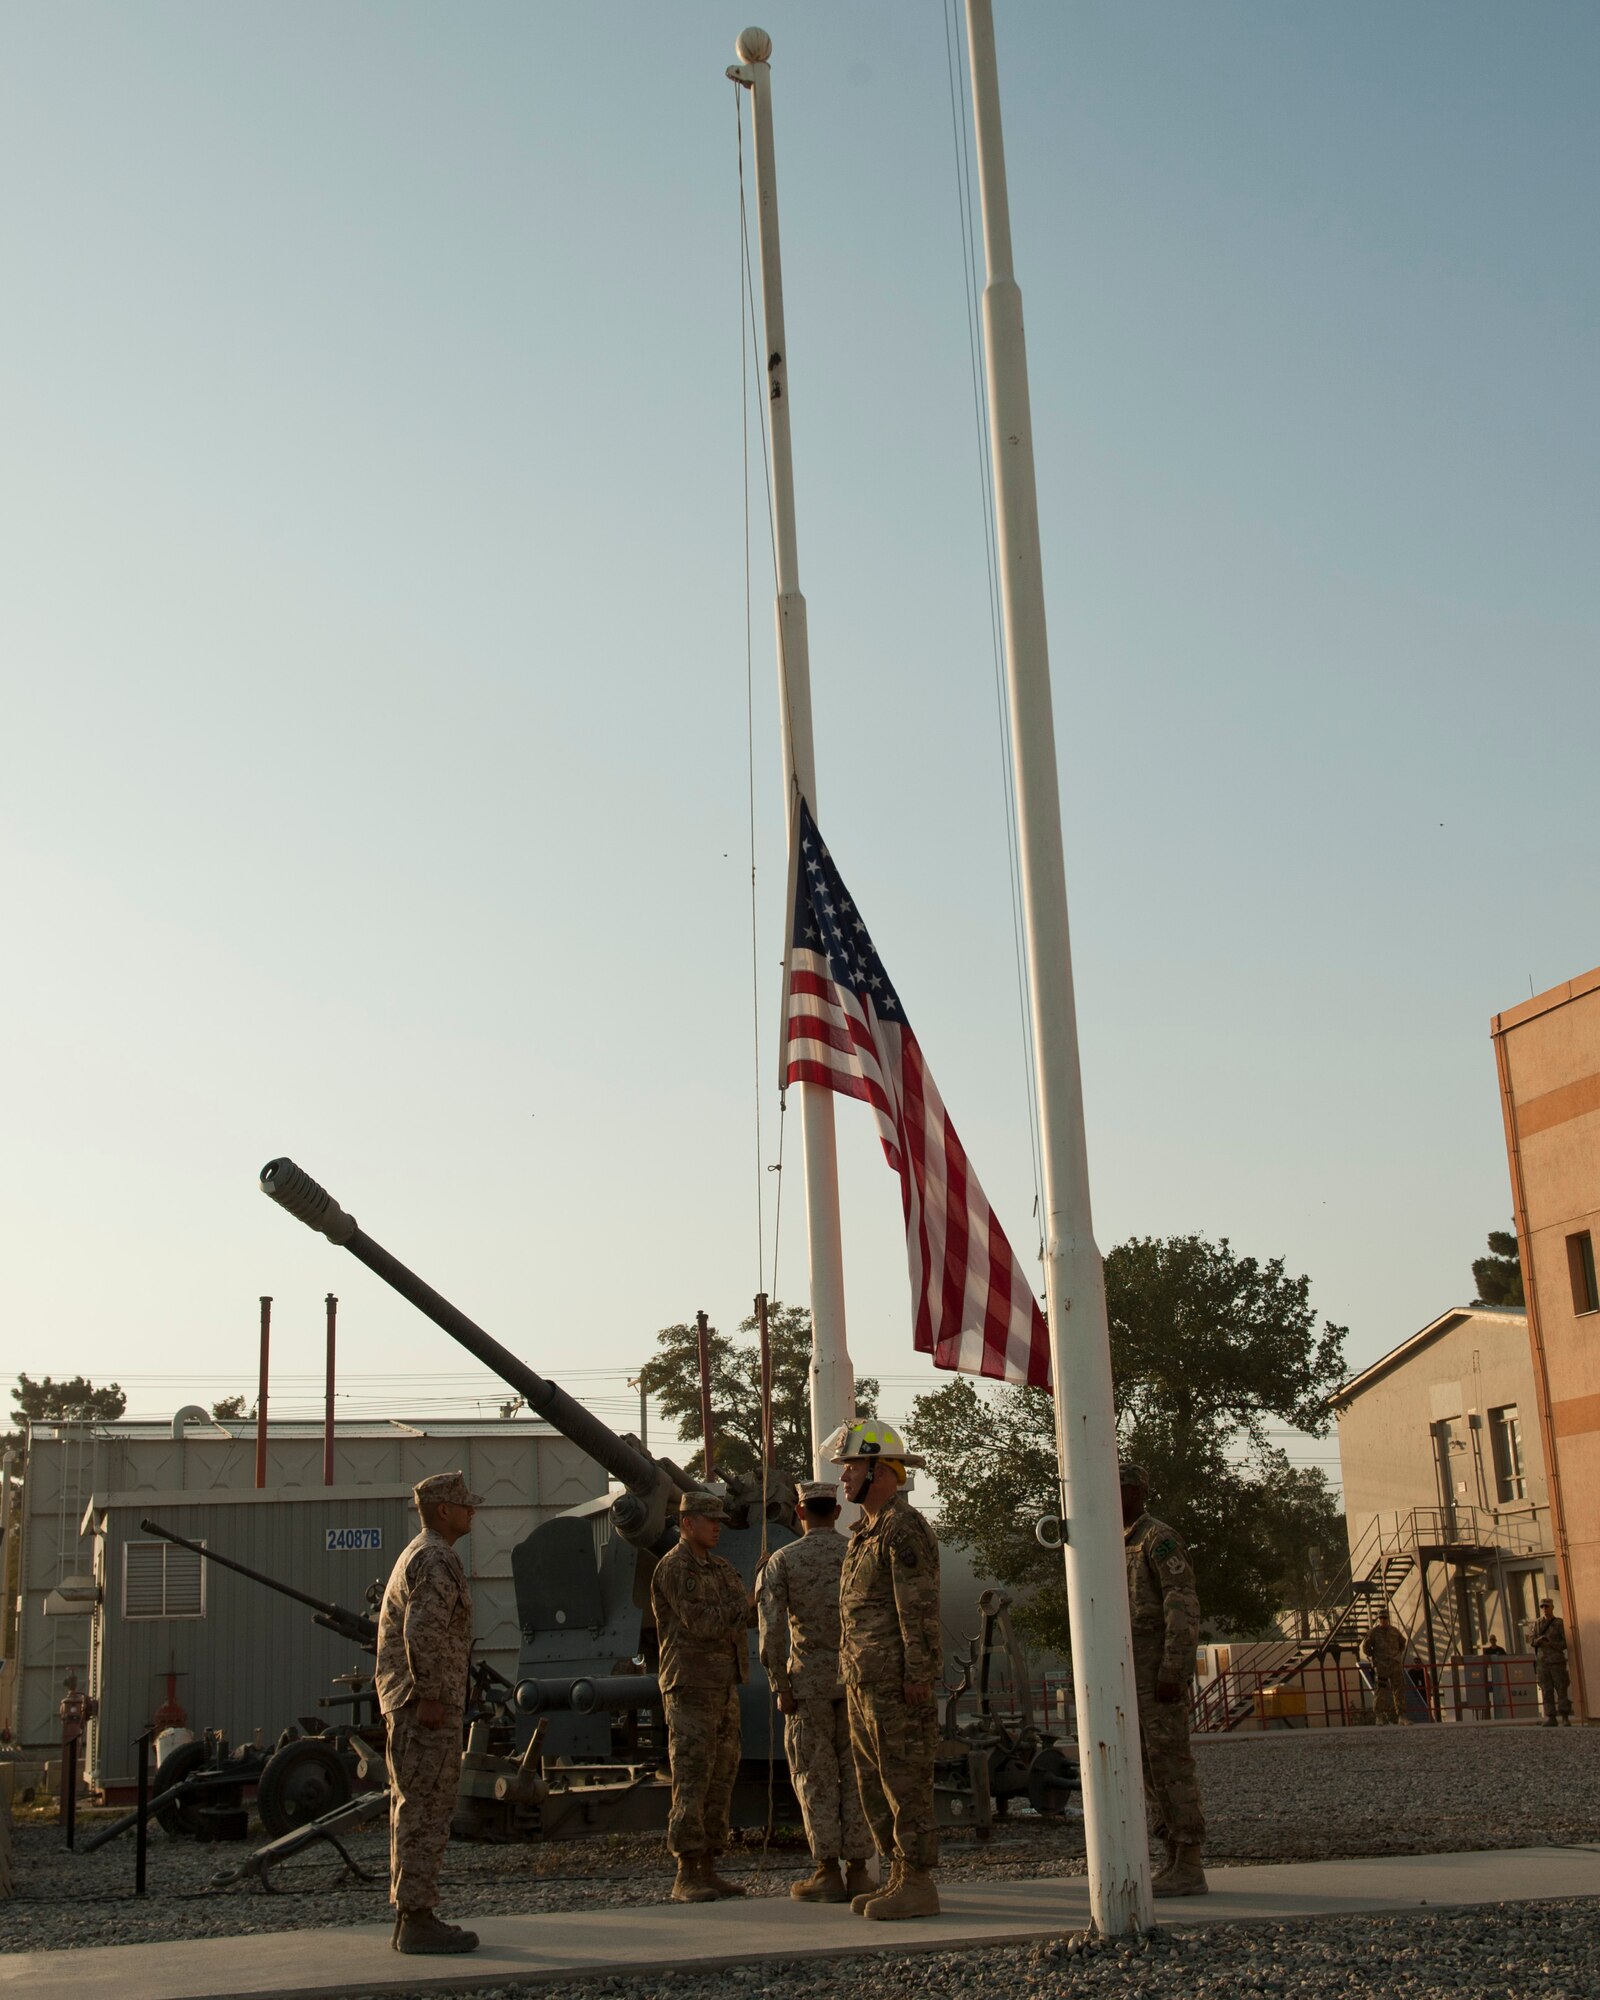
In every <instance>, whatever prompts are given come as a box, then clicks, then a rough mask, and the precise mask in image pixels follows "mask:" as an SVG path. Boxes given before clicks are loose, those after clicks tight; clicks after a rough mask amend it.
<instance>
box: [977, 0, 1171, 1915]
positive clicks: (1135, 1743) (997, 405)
mask: <svg viewBox="0 0 1600 2000" xmlns="http://www.w3.org/2000/svg"><path fill="white" fill-rule="evenodd" d="M967 39H968V45H969V49H970V52H971V64H972V106H973V122H974V126H975V129H976V133H977V143H978V172H979V185H980V188H981V191H982V197H983V243H984V255H985V259H986V263H987V269H988V283H987V285H986V286H985V288H984V294H983V336H984V370H985V374H986V377H987V382H988V392H989V449H990V456H991V461H992V469H993V477H994V497H995V513H996V518H997V524H998V528H999V540H1000V587H1001V595H1002V608H1003V612H1004V619H1005V640H1006V672H1007V679H1008V684H1009V687H1010V693H1011V756H1012V764H1013V767H1014V770H1015V773H1016V788H1017V830H1018V837H1019V843H1020V847H1021V855H1022V895H1023V906H1024V916H1025V921H1026V926H1027V939H1028V972H1029V981H1030V988H1031V993H1032V999H1033V1025H1034V1041H1035V1084H1036V1088H1037V1091H1038V1096H1039V1122H1040V1127H1041V1140H1042V1146H1043V1153H1044V1204H1045V1295H1046V1301H1047V1306H1048V1311H1049V1319H1050V1353H1051V1368H1052V1373H1053V1375H1054V1379H1055V1395H1056V1444H1057V1449H1058V1450H1059V1452H1060V1455H1061V1479H1062V1489H1063V1515H1062V1522H1063V1530H1062V1531H1063V1537H1064V1539H1065V1542H1066V1567H1067V1599H1068V1605H1069V1610H1070V1613H1071V1619H1072V1678H1073V1686H1074V1689H1075V1692H1076V1697H1077V1711H1078V1752H1079V1760H1080V1763H1079V1768H1080V1771H1081V1774H1082V1781H1083V1808H1084V1837H1085V1840H1086V1842H1087V1845H1088V1850H1089V1902H1090V1909H1091V1912H1092V1915H1093V1921H1094V1926H1095V1928H1096V1930H1098V1931H1100V1932H1102V1933H1104V1934H1106V1935H1108V1936H1117V1935H1120V1934H1123V1933H1125V1932H1129V1931H1135V1930H1142V1929H1145V1928H1146V1927H1147V1926H1148V1925H1149V1924H1150V1922H1151V1921H1152V1905H1151V1900H1150V1857H1149V1847H1148V1843H1147V1838H1146V1832H1145V1816H1144V1787H1143V1782H1142V1779H1141V1776H1140V1769H1139V1737H1138V1724H1137V1718H1138V1703H1137V1700H1136V1697H1135V1692H1134V1678H1133V1644H1132V1639H1131V1637H1130V1633H1129V1625H1128V1595H1127V1581H1126V1567H1125V1558H1124V1553H1123V1538H1122V1518H1121V1510H1120V1505H1119V1501H1118V1481H1117V1440H1116V1418H1115V1413H1114V1406H1113V1402H1112V1394H1111V1342H1110V1336H1109V1333H1108V1330H1107V1326H1106V1295H1105V1277H1104V1273H1103V1271H1102V1269H1101V1263H1100V1253H1099V1251H1098V1250H1097V1249H1096V1248H1095V1242H1094V1231H1093V1224H1092V1221H1091V1218H1090V1212H1089V1161H1088V1149H1087V1146H1086V1144H1085V1141H1084V1130H1083V1083H1082V1078H1081V1076H1080V1074H1079V1069H1078V1023H1077V1011H1076V1008H1075V1005H1074V1002H1073V994H1072V947H1071V942H1070V938H1069V935H1068V929H1067V875H1066V865H1065V862H1064V860H1063V856H1062V846H1061V796H1060V790H1059V784H1058V779H1057V775H1056V739H1055V720H1054V716H1053V714H1052V711H1051V700H1050V653H1049V646H1048V643H1047V639H1046V633H1045V612H1044V571H1043V565H1042V563H1041V560H1040V553H1039V506H1038V495H1037V493H1036V490H1035V486H1034V473H1033V419H1032V415H1031V412H1030V409H1029V404H1028V356H1027V348H1026V345H1025V342H1024V339H1023V327H1022V293H1021V291H1020V290H1019V288H1018V286H1017V282H1016V279H1015V278H1014V277H1013V275H1012V269H1011V211H1010V205H1009V202H1008V199H1007V195H1006V168H1005V149H1004V142H1003V139H1002V135H1001V129H1000V86H999V79H998V75H997V72H996V66H995V47H994V13H993V8H992V5H991V0H967Z"/></svg>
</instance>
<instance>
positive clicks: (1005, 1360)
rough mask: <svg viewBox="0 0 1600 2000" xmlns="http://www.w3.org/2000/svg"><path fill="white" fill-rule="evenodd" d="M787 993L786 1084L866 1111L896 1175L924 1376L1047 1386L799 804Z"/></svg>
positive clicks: (1029, 1333) (959, 1164)
mask: <svg viewBox="0 0 1600 2000" xmlns="http://www.w3.org/2000/svg"><path fill="white" fill-rule="evenodd" d="M797 806H798V811H797V815H796V824H795V838H796V840H797V841H798V843H799V846H798V849H797V853H796V856H795V867H794V877H795V898H794V911H793V920H792V924H791V928H790V934H789V976H788V993H787V1014H788V1020H787V1035H788V1062H787V1067H786V1069H785V1075H786V1077H787V1079H788V1081H789V1082H790V1083H814V1084H820V1085H822V1086H823V1087H824V1088H825V1089H827V1090H837V1091H838V1092H840V1093H841V1095H843V1096H845V1097H859V1098H863V1099H864V1100H865V1101H866V1102H867V1103H868V1104H870V1105H871V1106H872V1109H873V1111H874V1113H875V1114H876V1116H877V1120H878V1131H879V1133H880V1135H881V1136H882V1139H883V1150H884V1152H885V1154H886V1155H887V1156H888V1160H889V1164H890V1166H891V1167H893V1168H894V1170H895V1172H896V1173H897V1174H898V1175H899V1176H900V1194H901V1204H902V1206H903V1207H904V1209H905V1218H906V1253H907V1256H908V1258H909V1261H910V1265H911V1298H912V1304H913V1307H914V1310H915V1322H916V1323H915V1334H914V1340H915V1345H916V1346H917V1347H918V1348H919V1349H920V1350H921V1351H922V1352H923V1353H924V1354H931V1355H932V1357H933V1363H934V1366H935V1367H936V1368H955V1369H959V1370H960V1371H961V1372H962V1373H963V1374H966V1375H987V1376H990V1377H992V1378H994V1379H995V1380H998V1381H1002V1382H1025V1383H1027V1384H1028V1385H1029V1386H1030V1387H1032V1388H1037V1389H1047V1388H1049V1386H1050V1336H1049V1333H1048V1330H1047V1329H1046V1326H1045V1319H1044V1314H1043V1313H1042V1312H1041V1311H1040V1310H1039V1301H1038V1300H1037V1298H1036V1297H1035V1296H1034V1293H1033V1288H1032V1286H1030V1285H1029V1283H1028V1281H1027V1279H1026V1277H1025V1276H1024V1275H1023V1272H1022V1270H1021V1268H1020V1266H1019V1265H1018V1263H1017V1259H1016V1256H1015V1254H1014V1252H1013V1251H1012V1248H1011V1245H1010V1244H1009V1243H1008V1242H1007V1240H1006V1234H1005V1231H1004V1230H1003V1229H1002V1228H1001V1227H1000V1224H999V1222H998V1220H997V1219H996V1217H995V1215H994V1212H993V1210H992V1209H991V1208H990V1207H989V1204H988V1201H987V1200H986V1199H985V1197H984V1192H983V1189H982V1188H981V1187H979V1185H978V1177H977V1175H976V1174H975V1173H974V1172H973V1171H972V1165H971V1162H970V1161H969V1160H968V1159H967V1155H966V1150H965V1148H964V1147H963V1146H962V1144H961V1141H960V1140H959V1139H958V1138H957V1137H956V1132H955V1127H954V1126H953V1125H952V1124H951V1123H950V1119H949V1117H948V1115H947V1113H946V1111H945V1108H944V1102H943V1100H942V1099H941V1097H940V1096H939V1092H938V1089H937V1087H936V1086H935V1084H934V1081H933V1078H932V1077H931V1076H930V1075H929V1074H928V1071H927V1067H926V1065H925V1064H924V1062H923V1059H922V1050H921V1048H920V1047H919V1046H918V1043H917V1038H916V1036H915V1035H914V1034H913V1033H912V1032H911V1025H910V1023H909V1022H908V1021H907V1020H906V1017H905V1009H904V1008H903V1007H902V1006H901V1005H900V996H899V995H898V994H897V993H896V992H895V990H894V987H893V985H892V984H891V983H890V980H889V975H888V974H887V973H886V972H885V971H884V969H883V960H882V959H881V958H879V956H878V953H877V950H876V948H875V947H874V945H873V942H872V938H871V935H870V933H869V932H868V930H867V926H866V923H865V922H864V920H863V918H862V915H861V912H860V910H859V909H857V907H856V905H855V903H854V902H853V901H852V900H851V898H850V895H849V893H848V891H847V890H846V888H845V886H844V883H843V882H842V881H841V880H840V879H839V871H838V869H837V868H835V866H834V865H833V859H832V856H831V855H830V854H829V853H828V850H827V848H826V847H825V846H824V844H823V841H822V836H821V835H820V834H819V833H818V832H817V825H816V821H815V820H814V819H813V818H812V817H811V808H810V806H809V805H808V804H807V803H806V801H805V800H804V799H803V798H802V799H800V800H798V801H797Z"/></svg>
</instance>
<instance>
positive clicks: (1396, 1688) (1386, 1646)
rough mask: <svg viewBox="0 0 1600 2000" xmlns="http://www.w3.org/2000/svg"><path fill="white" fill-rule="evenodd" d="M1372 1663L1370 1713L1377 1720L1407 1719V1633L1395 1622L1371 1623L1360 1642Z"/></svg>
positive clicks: (1397, 1720)
mask: <svg viewBox="0 0 1600 2000" xmlns="http://www.w3.org/2000/svg"><path fill="white" fill-rule="evenodd" d="M1361 1650H1362V1652H1363V1653H1365V1654H1366V1656H1367V1658H1368V1659H1369V1660H1370V1661H1371V1662H1372V1712H1373V1714H1374V1716H1375V1717H1376V1718H1377V1720H1378V1721H1379V1722H1404V1721H1405V1720H1406V1719H1407V1718H1406V1635H1405V1634H1404V1632H1402V1631H1400V1630H1399V1629H1398V1627H1396V1626H1394V1625H1374V1626H1373V1628H1372V1630H1371V1631H1370V1632H1369V1633H1368V1634H1367V1636H1366V1637H1365V1638H1364V1639H1363V1640H1362V1642H1361Z"/></svg>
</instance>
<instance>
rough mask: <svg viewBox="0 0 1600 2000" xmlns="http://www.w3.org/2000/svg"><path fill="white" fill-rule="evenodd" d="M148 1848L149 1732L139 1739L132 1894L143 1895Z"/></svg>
mask: <svg viewBox="0 0 1600 2000" xmlns="http://www.w3.org/2000/svg"><path fill="white" fill-rule="evenodd" d="M149 1847H150V1732H149V1730H148V1729H147V1730H146V1731H145V1732H144V1734H143V1735H142V1736H141V1737H140V1738H139V1824H138V1825H137V1826H136V1827H135V1828H134V1830H133V1893H134V1894H135V1895H136V1896H142V1895H143V1894H144V1866H145V1856H146V1854H147V1853H148V1851H149Z"/></svg>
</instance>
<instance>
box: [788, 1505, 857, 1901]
mask: <svg viewBox="0 0 1600 2000" xmlns="http://www.w3.org/2000/svg"><path fill="white" fill-rule="evenodd" d="M838 1520H839V1489H838V1487H837V1486H835V1485H833V1484H831V1483H829V1482H828V1481H826V1480H820V1479H816V1480H807V1481H806V1483H805V1484H804V1485H803V1486H801V1488H800V1540H799V1541H798V1542H790V1543H789V1544H788V1545H787V1546H786V1547H784V1548H781V1549H779V1550H778V1551H777V1552H776V1553H775V1554H774V1555H772V1556H769V1557H768V1559H767V1564H766V1567H765V1569H763V1571H762V1572H761V1590H760V1611H761V1661H762V1664H763V1666H765V1668H766V1670H767V1679H768V1680H769V1681H770V1682H771V1684H772V1691H773V1693H774V1694H775V1695H776V1697H777V1701H778V1708H779V1711H780V1713H781V1714H782V1715H783V1717H784V1724H783V1749H784V1755H785V1756H786V1757H787V1758H788V1760H789V1778H790V1781H791V1783H792V1784H793V1786H794V1789H795V1796H796V1798H798V1799H799V1801H800V1812H801V1816H802V1818H803V1819H804V1820H805V1823H806V1838H807V1839H808V1840H809V1841H810V1843H811V1856H812V1859H813V1860H814V1861H815V1863H816V1870H815V1872H814V1873H813V1874H812V1876H811V1877H810V1879H809V1880H808V1881H805V1882H795V1883H793V1884H792V1885H791V1886H790V1889H789V1894H790V1895H791V1896H794V1897H796V1898H797V1899H798V1900H799V1901H800V1902H802V1903H848V1902H849V1901H850V1899H851V1897H853V1896H860V1895H864V1894H866V1893H867V1892H868V1891H870V1890H871V1889H872V1888H873V1886H874V1884H873V1882H872V1878H871V1876H870V1875H869V1874H868V1873H867V1856H868V1855H869V1854H871V1852H872V1836H871V1835H870V1834H869V1833H868V1832H867V1821H866V1815H865V1814H864V1813H863V1812H862V1810H861V1792H860V1788H859V1786H858V1785H857V1783H856V1767H855V1759H854V1757H853V1756H852V1755H851V1751H850V1715H849V1709H848V1705H847V1703H846V1701H845V1692H844V1683H843V1681H842V1680H840V1678H839V1575H840V1572H841V1570H842V1569H843V1567H844V1558H845V1539H844V1536H843V1535H841V1534H840V1533H839V1529H838ZM841 1862H842V1863H844V1864H845V1866H846V1867H847V1868H848V1871H849V1872H848V1875H846V1874H845V1872H844V1871H843V1870H842V1869H841V1866H840V1864H841Z"/></svg>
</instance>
